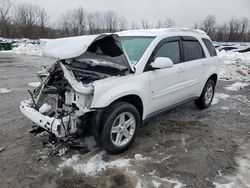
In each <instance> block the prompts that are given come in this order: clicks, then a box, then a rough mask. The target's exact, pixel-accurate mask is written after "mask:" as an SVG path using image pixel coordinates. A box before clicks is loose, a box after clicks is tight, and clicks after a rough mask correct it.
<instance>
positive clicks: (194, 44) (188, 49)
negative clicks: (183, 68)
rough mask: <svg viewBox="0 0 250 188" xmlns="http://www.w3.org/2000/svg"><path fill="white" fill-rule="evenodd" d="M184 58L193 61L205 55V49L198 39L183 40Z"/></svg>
mask: <svg viewBox="0 0 250 188" xmlns="http://www.w3.org/2000/svg"><path fill="white" fill-rule="evenodd" d="M182 44H183V50H184V60H185V61H192V60H196V59H202V58H204V57H205V55H204V52H203V49H202V47H201V45H200V43H199V41H198V40H187V41H183V42H182Z"/></svg>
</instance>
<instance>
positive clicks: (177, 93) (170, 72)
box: [149, 38, 185, 113]
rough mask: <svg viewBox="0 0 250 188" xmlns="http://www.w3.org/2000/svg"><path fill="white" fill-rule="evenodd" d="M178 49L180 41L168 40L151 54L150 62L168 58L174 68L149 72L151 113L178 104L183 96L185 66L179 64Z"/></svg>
mask: <svg viewBox="0 0 250 188" xmlns="http://www.w3.org/2000/svg"><path fill="white" fill-rule="evenodd" d="M180 49H181V48H180V40H179V39H171V38H170V39H166V40H165V41H164V42H161V43H160V44H159V45H158V46H157V47H156V49H155V51H154V53H153V54H152V56H153V57H152V58H151V59H152V60H155V59H156V58H157V57H168V58H170V59H171V60H172V61H173V63H174V66H173V67H171V68H163V69H156V70H150V71H149V75H150V91H151V96H150V110H151V113H152V112H155V111H157V110H160V109H163V108H166V107H168V106H171V105H173V104H175V103H178V102H179V101H181V100H182V98H183V96H184V94H183V88H184V87H185V85H184V73H185V64H184V63H181V50H180Z"/></svg>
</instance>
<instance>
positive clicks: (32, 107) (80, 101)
mask: <svg viewBox="0 0 250 188" xmlns="http://www.w3.org/2000/svg"><path fill="white" fill-rule="evenodd" d="M38 77H39V78H40V80H41V84H40V86H39V87H38V88H36V89H35V90H34V91H33V92H30V95H31V99H30V100H24V101H22V102H21V105H20V110H21V112H22V113H23V114H24V115H25V116H26V117H27V118H29V119H30V120H31V121H33V122H34V123H35V124H36V125H38V126H39V127H41V128H43V129H45V130H46V131H48V132H50V133H53V134H54V135H55V136H56V137H58V138H62V139H64V138H66V137H67V136H68V135H71V134H73V133H76V132H77V131H78V130H79V128H80V127H82V126H83V125H82V123H83V122H84V121H83V120H82V118H83V117H84V115H85V114H86V113H88V112H90V111H91V110H90V108H89V107H90V105H91V101H92V98H93V92H94V87H93V85H92V84H91V83H92V82H93V81H95V80H98V79H102V78H104V77H105V76H101V75H100V74H99V75H98V74H94V73H93V72H92V73H88V72H86V71H83V70H82V69H79V67H73V66H71V65H68V64H67V63H66V62H62V61H58V62H57V63H55V64H54V65H53V67H51V69H47V72H46V71H45V70H43V71H42V72H39V73H38Z"/></svg>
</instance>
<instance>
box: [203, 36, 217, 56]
mask: <svg viewBox="0 0 250 188" xmlns="http://www.w3.org/2000/svg"><path fill="white" fill-rule="evenodd" d="M202 41H203V42H204V44H205V46H206V47H207V50H208V52H209V54H210V56H211V57H213V56H217V53H216V50H215V48H214V45H213V44H212V42H211V41H210V40H208V39H202Z"/></svg>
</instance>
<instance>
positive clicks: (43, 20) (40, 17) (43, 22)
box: [37, 8, 48, 36]
mask: <svg viewBox="0 0 250 188" xmlns="http://www.w3.org/2000/svg"><path fill="white" fill-rule="evenodd" d="M47 22H48V15H47V12H46V11H45V10H44V9H43V8H40V9H37V26H38V33H39V35H40V36H46V35H47Z"/></svg>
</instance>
